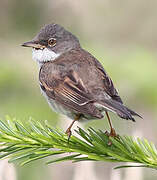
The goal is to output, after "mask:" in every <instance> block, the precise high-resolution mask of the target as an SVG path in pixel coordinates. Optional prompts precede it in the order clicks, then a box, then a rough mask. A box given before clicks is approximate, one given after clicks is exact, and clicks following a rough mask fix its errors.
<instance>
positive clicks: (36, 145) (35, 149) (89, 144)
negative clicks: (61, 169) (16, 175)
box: [0, 120, 157, 169]
mask: <svg viewBox="0 0 157 180" xmlns="http://www.w3.org/2000/svg"><path fill="white" fill-rule="evenodd" d="M76 132H77V134H78V136H77V137H76V136H71V138H70V140H69V141H68V137H67V135H66V134H65V133H64V132H63V131H62V130H59V129H56V128H52V127H51V126H50V125H48V124H47V123H45V124H44V125H42V124H41V123H39V122H37V121H31V122H29V123H28V124H27V125H24V124H23V123H21V122H18V121H17V120H8V121H2V120H0V158H1V159H3V158H9V162H16V161H17V162H18V163H19V164H20V165H24V164H27V163H29V162H31V161H35V160H38V159H42V158H46V157H48V156H51V158H52V159H51V160H49V161H48V162H47V164H50V163H55V162H62V161H69V160H70V161H72V162H79V161H87V160H90V161H107V162H131V166H128V165H127V166H126V165H125V164H124V166H118V167H116V168H123V167H133V165H132V163H139V164H138V167H149V168H154V169H156V168H157V149H156V147H155V145H154V144H153V143H150V142H148V141H147V140H146V139H140V138H134V137H130V136H119V137H118V138H111V137H108V136H107V135H106V134H105V133H104V132H102V131H101V130H94V129H93V128H89V129H88V130H87V132H85V131H84V130H83V129H81V128H78V130H77V131H76ZM109 141H111V142H112V144H111V145H109ZM61 154H62V155H61ZM135 167H137V164H135Z"/></svg>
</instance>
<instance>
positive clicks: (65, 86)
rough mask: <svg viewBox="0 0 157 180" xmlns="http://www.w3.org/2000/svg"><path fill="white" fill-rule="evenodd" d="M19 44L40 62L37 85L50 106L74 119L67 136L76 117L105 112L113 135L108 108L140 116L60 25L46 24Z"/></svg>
mask: <svg viewBox="0 0 157 180" xmlns="http://www.w3.org/2000/svg"><path fill="white" fill-rule="evenodd" d="M22 46H24V47H31V48H32V55H33V59H34V60H35V61H37V63H38V64H39V66H40V71H39V84H40V88H41V91H42V93H43V95H44V96H45V98H46V99H47V101H48V103H49V105H50V106H51V108H52V109H53V110H54V111H56V112H60V113H62V114H64V115H67V116H68V117H70V118H71V119H72V120H73V121H72V123H71V124H70V126H69V127H68V129H67V130H66V133H67V134H68V136H69V137H70V136H71V127H72V125H73V124H74V122H75V121H82V120H91V119H102V118H103V117H104V115H105V114H106V116H107V119H108V121H109V125H110V128H111V130H110V134H109V135H110V136H116V133H115V130H114V128H113V127H112V124H111V120H110V118H109V114H108V111H111V112H114V113H116V114H117V115H118V116H120V117H121V118H123V119H126V120H132V121H135V119H134V117H133V116H139V117H141V116H140V115H138V114H137V113H136V112H134V111H132V110H131V109H129V108H127V107H126V106H125V105H124V104H123V102H122V99H121V98H120V96H119V95H118V92H117V90H116V89H115V87H114V84H113V82H112V80H111V78H110V77H109V76H108V75H107V73H106V71H105V70H104V68H103V66H102V65H101V64H100V62H99V61H98V60H97V59H96V58H95V57H93V56H92V55H91V54H90V53H89V52H87V51H86V50H84V49H82V47H81V45H80V43H79V40H78V38H77V37H76V36H74V35H73V34H72V33H71V32H69V31H67V30H65V29H64V28H63V27H62V26H60V25H58V24H48V25H45V26H44V27H43V28H42V29H41V30H40V32H39V33H38V34H37V35H36V36H35V37H34V39H33V40H31V41H29V42H25V43H23V44H22Z"/></svg>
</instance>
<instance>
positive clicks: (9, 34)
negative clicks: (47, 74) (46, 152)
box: [0, 0, 157, 180]
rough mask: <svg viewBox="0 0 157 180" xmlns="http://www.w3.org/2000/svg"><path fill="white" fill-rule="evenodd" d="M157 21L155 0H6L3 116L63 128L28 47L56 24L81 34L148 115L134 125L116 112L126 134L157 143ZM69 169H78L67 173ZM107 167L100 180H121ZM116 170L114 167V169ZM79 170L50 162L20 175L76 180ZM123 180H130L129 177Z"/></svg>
mask: <svg viewBox="0 0 157 180" xmlns="http://www.w3.org/2000/svg"><path fill="white" fill-rule="evenodd" d="M156 17H157V1H154V0H149V1H147V0H139V1H136V0H132V1H126V0H121V1H116V0H104V1H102V0H98V1H90V0H86V1H83V0H80V1H73V0H57V1H55V0H45V1H41V0H34V1H32V0H27V1H24V0H12V1H9V0H6V1H5V0H2V1H1V2H0V24H1V26H0V118H1V119H5V116H6V115H9V116H11V117H12V118H13V117H16V118H17V119H20V120H22V121H28V120H29V119H30V118H33V119H35V120H39V121H41V122H44V120H48V121H49V122H50V123H51V124H52V125H53V126H56V125H57V124H58V125H59V126H62V123H61V122H62V121H63V118H61V117H59V116H58V114H56V113H54V112H52V111H51V109H50V108H49V106H48V104H47V102H46V101H45V99H44V97H43V96H42V95H41V93H40V89H39V85H38V66H37V64H36V63H35V62H33V61H32V57H31V55H32V53H31V50H30V49H29V50H28V49H25V48H22V47H21V46H20V44H22V43H23V42H25V41H28V40H31V39H32V38H33V37H34V35H35V34H36V33H37V32H38V31H39V29H40V28H41V27H42V26H43V25H44V24H48V23H51V22H55V23H58V24H61V25H63V26H64V27H65V28H66V29H68V30H69V31H71V32H72V33H74V34H75V35H76V36H77V37H78V38H79V40H80V43H81V44H82V46H83V47H84V48H85V49H86V50H88V51H89V52H90V53H92V54H93V55H94V56H95V57H96V58H97V59H98V60H100V61H101V63H102V64H103V65H104V68H105V69H106V70H107V72H108V74H109V75H110V76H111V77H112V80H113V82H114V83H115V86H116V87H117V88H118V90H119V94H120V95H121V97H122V99H123V101H124V102H125V104H127V105H128V107H130V108H132V109H134V110H136V112H138V113H139V114H141V115H142V116H143V119H142V120H141V119H138V118H137V121H136V123H132V122H128V121H124V120H121V119H120V118H118V117H117V116H115V115H112V114H111V116H112V119H113V123H114V126H115V127H116V130H117V131H118V133H120V134H128V135H132V134H133V135H135V136H136V135H137V136H140V137H143V136H144V137H145V138H147V139H148V140H150V141H153V142H154V143H156V144H157V139H156V137H157V111H156V109H157V82H156V81H157V80H156V78H157V70H156V67H157V60H156V59H157V54H156V49H157V35H156V32H157V23H156ZM59 122H60V123H59ZM68 122H69V123H70V121H68ZM85 126H86V128H87V127H89V126H93V127H94V128H101V129H103V130H104V131H105V130H106V128H108V124H107V122H106V120H99V121H92V122H89V123H88V124H85ZM68 166H69V168H70V169H71V170H67V168H68ZM102 166H103V168H102ZM105 166H108V164H107V165H106V164H104V163H103V164H102V163H97V164H96V165H95V171H96V172H97V178H98V179H105V178H106V179H111V180H113V178H112V177H111V173H109V172H108V175H104V174H103V173H102V172H103V171H104V169H105ZM113 166H114V164H113V165H112V164H111V165H110V171H111V168H113ZM74 168H76V167H75V166H72V165H71V163H68V164H67V163H65V164H64V163H62V165H60V164H57V165H51V166H46V165H44V162H43V161H37V162H34V163H32V164H29V165H27V166H24V167H18V166H16V173H17V179H18V180H27V179H29V180H40V179H55V180H58V179H61V177H60V176H59V173H56V172H60V171H63V172H65V175H64V179H65V180H66V179H67V180H69V179H74V178H73V175H74V172H75V171H74ZM98 172H99V173H98ZM124 172H125V170H121V171H120V172H119V173H122V174H125V173H124ZM0 176H1V175H0ZM135 176H136V175H135ZM59 177H60V178H59ZM121 179H125V180H126V178H124V175H123V176H121ZM147 179H149V180H156V179H157V173H156V172H154V171H152V170H145V171H143V172H141V179H140V180H147ZM116 180H118V179H116ZM127 180H131V176H130V179H129V177H128V179H127Z"/></svg>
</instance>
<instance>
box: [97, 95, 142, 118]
mask: <svg viewBox="0 0 157 180" xmlns="http://www.w3.org/2000/svg"><path fill="white" fill-rule="evenodd" d="M95 105H96V106H97V107H98V108H99V109H104V110H106V111H112V112H114V113H116V114H117V115H118V116H119V117H121V118H123V119H127V120H129V119H130V120H132V121H135V119H134V117H133V116H138V117H140V118H142V117H141V116H140V115H139V114H137V113H136V112H134V111H132V110H131V109H129V108H127V107H126V106H124V105H123V104H122V103H119V102H117V101H115V100H112V99H109V100H104V101H100V102H98V103H95Z"/></svg>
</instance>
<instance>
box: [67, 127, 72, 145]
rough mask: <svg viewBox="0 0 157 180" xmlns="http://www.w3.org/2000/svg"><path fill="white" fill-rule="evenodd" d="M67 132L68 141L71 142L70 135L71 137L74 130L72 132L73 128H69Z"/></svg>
mask: <svg viewBox="0 0 157 180" xmlns="http://www.w3.org/2000/svg"><path fill="white" fill-rule="evenodd" d="M65 133H66V134H67V136H68V142H69V140H70V137H71V135H72V132H71V130H70V129H69V128H68V129H67V130H66V132H65Z"/></svg>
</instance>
